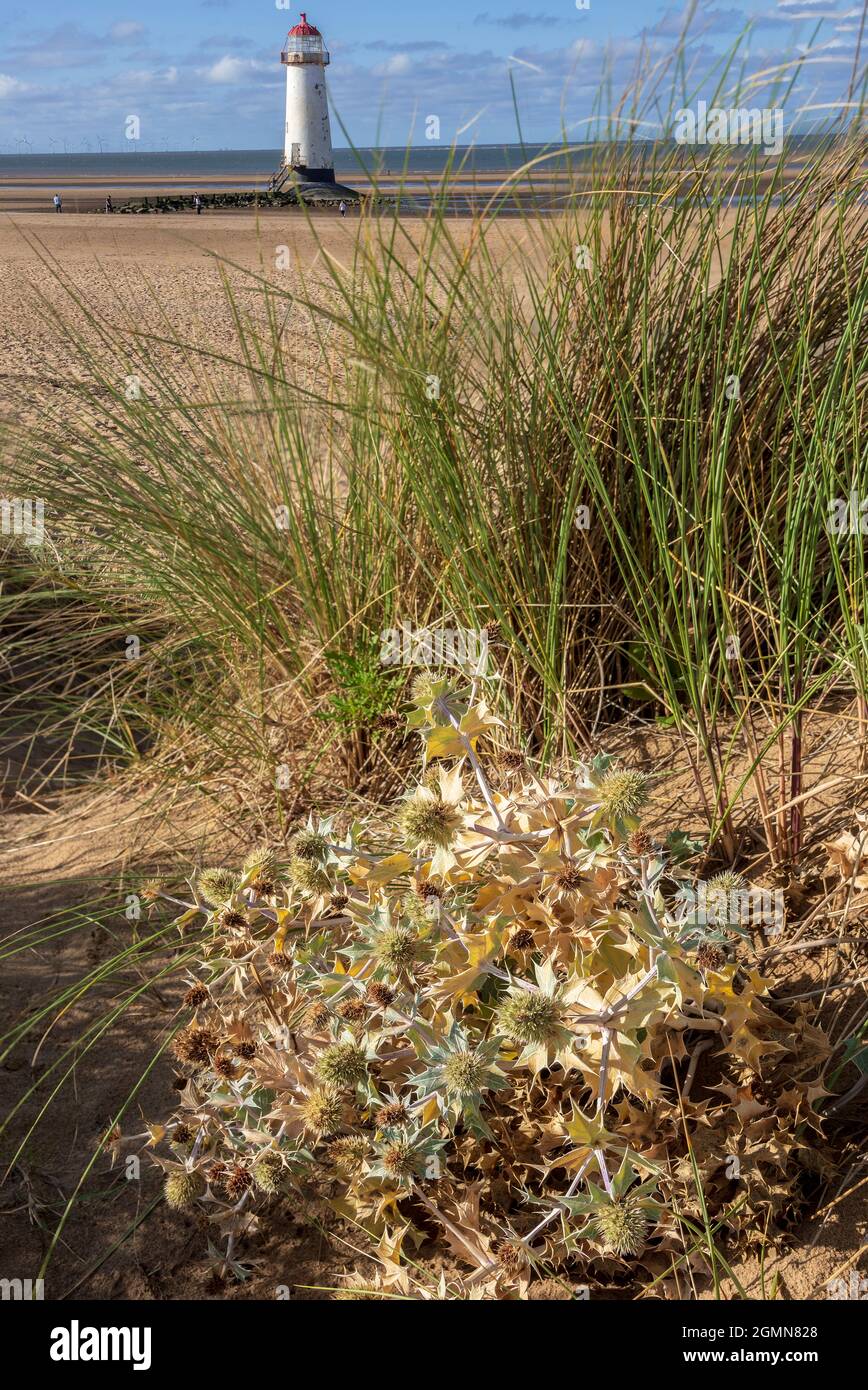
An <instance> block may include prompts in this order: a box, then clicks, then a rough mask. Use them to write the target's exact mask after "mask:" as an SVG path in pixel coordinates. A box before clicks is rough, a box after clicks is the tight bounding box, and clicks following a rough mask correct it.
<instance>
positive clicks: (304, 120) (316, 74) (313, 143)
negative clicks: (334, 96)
mask: <svg viewBox="0 0 868 1390" xmlns="http://www.w3.org/2000/svg"><path fill="white" fill-rule="evenodd" d="M280 61H281V63H283V64H284V66H285V67H286V128H285V130H284V143H283V167H284V169H285V170H286V171H288V172H291V173H293V174H296V175H297V176H298V178H299V179H302V180H304V181H306V182H310V183H334V181H335V165H334V156H333V155H332V133H331V126H330V125H329V103H328V95H327V93H326V77H325V70H326V67H327V66H328V63H329V55H328V50H327V49H326V46H325V44H324V43H323V37H322V34H321V33H320V31H319V29H317V28H315V27H314V25H313V24H308V22H307V15H306V14H302V16H301V23H300V24H296V26H295V28H294V29H290V31H289V33H288V34H287V36H286V47H285V48H284V50H283V52H282V53H281V55H280Z"/></svg>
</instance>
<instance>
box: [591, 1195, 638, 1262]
mask: <svg viewBox="0 0 868 1390" xmlns="http://www.w3.org/2000/svg"><path fill="white" fill-rule="evenodd" d="M596 1226H597V1233H598V1235H599V1237H600V1239H601V1240H602V1241H603V1244H604V1246H605V1248H606V1251H607V1252H608V1253H609V1254H611V1255H622V1256H623V1255H639V1254H640V1253H641V1252H642V1250H643V1248H644V1246H645V1238H646V1236H647V1234H648V1218H647V1216H646V1215H645V1212H644V1211H643V1210H642V1208H641V1207H640V1206H639V1205H638V1203H636V1202H631V1201H630V1199H629V1198H627V1200H626V1201H623V1202H608V1203H607V1204H606V1205H605V1206H604V1207H601V1208H600V1209H599V1210H598V1212H597V1216H596Z"/></svg>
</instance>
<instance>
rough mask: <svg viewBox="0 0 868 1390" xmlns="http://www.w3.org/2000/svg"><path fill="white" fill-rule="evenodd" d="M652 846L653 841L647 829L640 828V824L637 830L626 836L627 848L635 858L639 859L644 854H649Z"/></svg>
mask: <svg viewBox="0 0 868 1390" xmlns="http://www.w3.org/2000/svg"><path fill="white" fill-rule="evenodd" d="M653 848H654V841H653V840H652V839H651V836H650V835H649V834H648V831H647V830H643V829H642V827H641V825H640V827H639V829H638V830H634V831H633V832H632V834H631V835H628V837H627V849H628V850H629V852H630V853H631V854H632V855H633V856H634V858H636V859H641V858H642V857H643V856H644V855H646V854H650V853H651V851H652V849H653Z"/></svg>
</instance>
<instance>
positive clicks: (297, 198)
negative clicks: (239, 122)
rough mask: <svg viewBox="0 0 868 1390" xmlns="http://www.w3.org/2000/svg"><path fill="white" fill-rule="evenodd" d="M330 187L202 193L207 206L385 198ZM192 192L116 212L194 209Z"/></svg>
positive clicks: (149, 199)
mask: <svg viewBox="0 0 868 1390" xmlns="http://www.w3.org/2000/svg"><path fill="white" fill-rule="evenodd" d="M324 187H325V188H327V189H328V191H327V192H326V191H324V192H320V191H319V189H317V190H312V189H310V190H308V189H301V190H296V189H289V190H287V191H285V192H283V191H281V192H279V193H250V192H244V193H202V194H200V198H201V202H202V208H203V210H205V209H208V208H282V207H332V208H337V207H339V206H340V204H341V202H344V203H347V204H348V205H356V206H358V205H359V204H360V203H361V202H363V201H364V202H383V201H384V200H383V199H382V198H379V199H374V198H368V197H366V196H365V195H363V194H358V193H353V192H350V191H349V190H347V191H337V190H335V189H333V188H330V187H328V185H325V186H324ZM194 210H195V208H194V203H193V197H192V195H191V194H189V195H188V194H173V193H169V194H163V195H158V196H148V197H145V198H141V199H139V200H136V201H135V202H132V201H124V202H121V203H118V204H117V206H116V207H115V212H119V213H154V212H156V213H160V212H162V213H166V212H192V211H194Z"/></svg>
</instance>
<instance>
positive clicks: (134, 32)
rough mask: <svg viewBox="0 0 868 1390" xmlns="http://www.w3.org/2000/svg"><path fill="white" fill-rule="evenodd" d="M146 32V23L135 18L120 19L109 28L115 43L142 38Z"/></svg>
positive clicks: (110, 35)
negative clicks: (139, 22)
mask: <svg viewBox="0 0 868 1390" xmlns="http://www.w3.org/2000/svg"><path fill="white" fill-rule="evenodd" d="M144 32H145V26H144V24H138V23H137V22H136V21H135V20H134V19H126V20H120V21H119V22H118V23H117V24H113V25H112V27H111V28H110V29H109V38H110V39H111V40H112V42H113V43H129V42H130V40H131V39H140V38H141V37H142V35H143V34H144Z"/></svg>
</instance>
